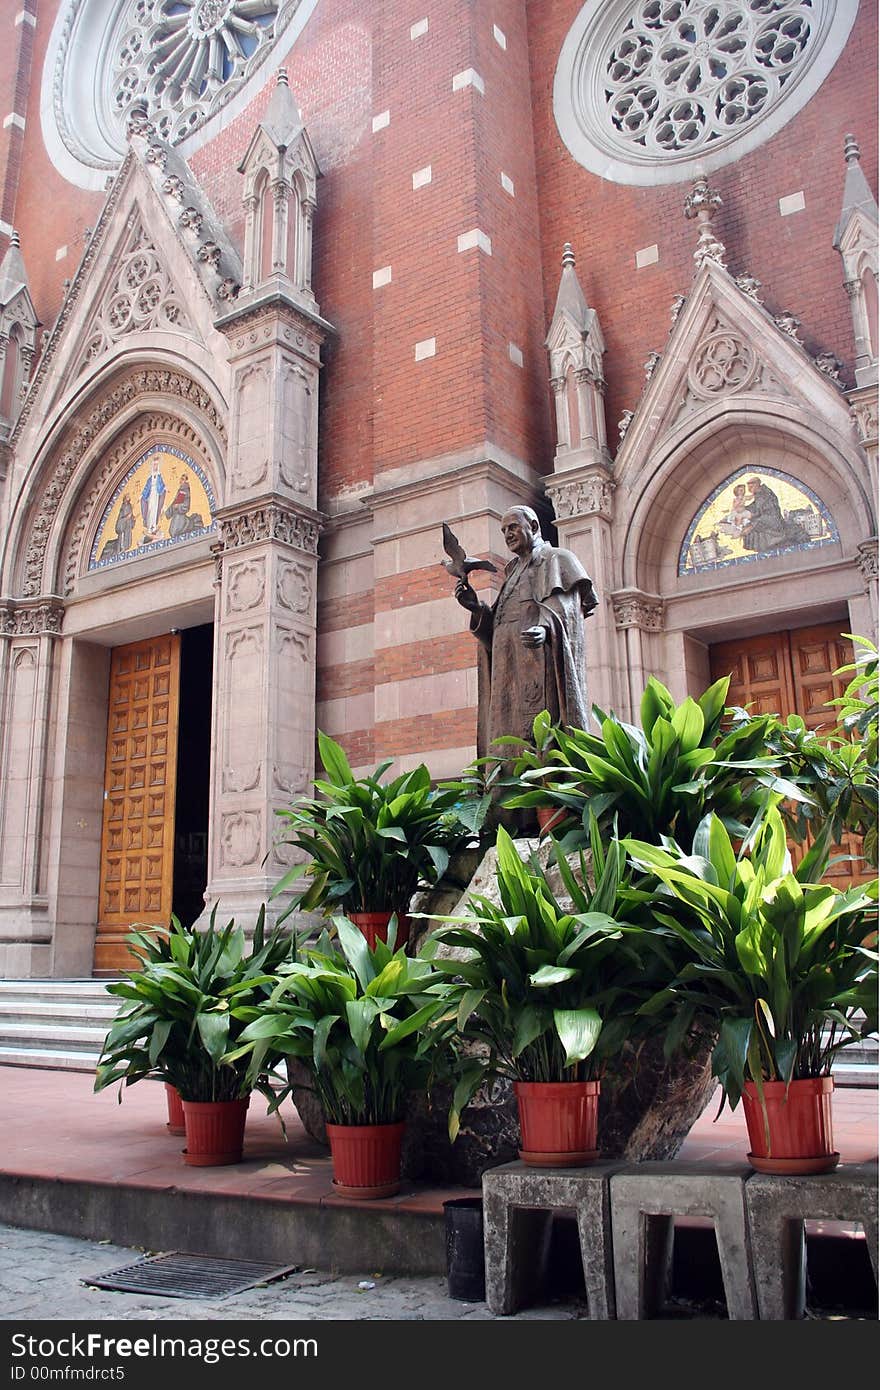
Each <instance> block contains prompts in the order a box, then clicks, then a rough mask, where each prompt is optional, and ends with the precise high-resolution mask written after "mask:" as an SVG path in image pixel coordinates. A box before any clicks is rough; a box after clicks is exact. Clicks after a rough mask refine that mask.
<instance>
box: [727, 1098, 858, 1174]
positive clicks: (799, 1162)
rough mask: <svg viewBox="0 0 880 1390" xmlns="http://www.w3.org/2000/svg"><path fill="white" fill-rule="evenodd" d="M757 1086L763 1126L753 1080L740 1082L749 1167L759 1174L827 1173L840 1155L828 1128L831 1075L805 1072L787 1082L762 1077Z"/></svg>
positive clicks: (835, 1164) (833, 1166)
mask: <svg viewBox="0 0 880 1390" xmlns="http://www.w3.org/2000/svg"><path fill="white" fill-rule="evenodd" d="M763 1090H764V1100H765V1102H766V1106H767V1124H766V1128H765V1124H764V1109H763V1106H762V1105H761V1100H760V1097H759V1095H758V1089H757V1087H756V1086H755V1083H754V1082H753V1081H747V1082H746V1083H745V1085H744V1087H743V1110H744V1111H745V1116H746V1126H747V1128H748V1132H749V1146H750V1150H751V1151H750V1153H749V1154H748V1155H747V1157H748V1160H749V1163H750V1164H751V1165H752V1167H753V1168H756V1169H757V1170H758V1172H759V1173H827V1172H830V1170H831V1169H832V1168H836V1167H837V1164H838V1163H839V1161H840V1154H839V1153H836V1152H835V1149H834V1138H833V1135H832V1129H831V1094H832V1092H833V1090H834V1081H833V1079H832V1078H831V1077H830V1076H815V1077H807V1078H805V1079H803V1080H801V1081H792V1082H790V1083H789V1085H788V1087H786V1085H785V1082H784V1081H765V1082H764V1083H763ZM786 1092H787V1093H786ZM768 1135H769V1142H768Z"/></svg>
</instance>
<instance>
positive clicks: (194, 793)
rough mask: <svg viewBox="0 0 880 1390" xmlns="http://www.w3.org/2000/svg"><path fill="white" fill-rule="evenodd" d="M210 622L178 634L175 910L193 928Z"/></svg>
mask: <svg viewBox="0 0 880 1390" xmlns="http://www.w3.org/2000/svg"><path fill="white" fill-rule="evenodd" d="M213 651H214V627H213V624H212V623H205V624H204V625H203V626H202V627H190V628H187V629H186V630H185V631H184V632H182V633H181V649H180V720H179V724H178V739H177V802H176V810H175V816H174V899H173V901H174V908H173V910H174V914H175V916H176V917H178V918H179V920H180V922H181V923H182V925H183V926H184V927H191V926H192V924H193V922H194V921H195V920H196V918H197V917H198V916H199V914H200V913H201V911H202V909H203V908H204V906H205V886H206V884H207V881H208V792H209V786H210V771H211V694H212V687H213V676H212V668H213Z"/></svg>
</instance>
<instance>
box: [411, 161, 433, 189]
mask: <svg viewBox="0 0 880 1390" xmlns="http://www.w3.org/2000/svg"><path fill="white" fill-rule="evenodd" d="M431 177H432V176H431V166H430V164H426V165H425V167H424V169H416V172H415V173H414V174H413V176H412V183H413V188H424V186H425V184H426V183H430V182H431Z"/></svg>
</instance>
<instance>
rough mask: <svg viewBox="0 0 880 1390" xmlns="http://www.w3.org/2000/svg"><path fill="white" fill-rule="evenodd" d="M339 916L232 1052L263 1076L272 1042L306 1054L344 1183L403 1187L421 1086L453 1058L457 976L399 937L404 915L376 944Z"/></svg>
mask: <svg viewBox="0 0 880 1390" xmlns="http://www.w3.org/2000/svg"><path fill="white" fill-rule="evenodd" d="M334 923H335V927H336V932H337V936H336V938H335V939H334V938H332V937H331V936H330V934H329V933H328V932H326V931H325V932H323V933H322V934H321V936H320V938H319V939H318V941H317V942H316V943H314V944H312V945H302V946H301V950H300V955H299V957H298V958H297V959H296V960H291V961H289V962H287V963H286V964H285V965H283V966H282V967H281V969H280V970H279V972H278V974H277V976H276V978H275V980H274V982H273V988H272V990H271V993H270V994H269V995H268V997H267V998H266V999H265V1000H264V1002H263V1003H262V1004H261V1006H260V1008H259V1010H258V1012H257V1013H256V1014H255V1016H254V1017H253V1019H252V1021H251V1022H250V1023H249V1024H248V1026H247V1027H245V1028H244V1029H243V1031H242V1033H241V1036H240V1038H239V1044H238V1046H237V1047H236V1048H235V1049H233V1050H232V1051H231V1052H230V1053H229V1055H228V1057H227V1059H226V1060H227V1061H229V1062H230V1063H232V1064H233V1065H235V1066H236V1067H241V1066H244V1067H245V1068H246V1072H247V1075H248V1077H249V1079H250V1081H256V1079H257V1077H258V1075H259V1070H260V1066H261V1060H260V1058H261V1055H262V1050H263V1049H264V1048H265V1047H266V1046H267V1045H268V1046H270V1047H271V1048H272V1049H273V1051H277V1052H278V1053H280V1054H282V1055H284V1056H287V1057H295V1058H298V1059H299V1060H300V1061H301V1062H302V1063H303V1064H304V1065H305V1067H306V1069H307V1070H308V1072H309V1074H310V1080H311V1085H312V1087H313V1089H314V1091H315V1093H316V1095H317V1096H318V1098H319V1100H320V1104H321V1108H322V1111H323V1114H324V1120H325V1124H326V1131H327V1138H328V1141H329V1144H330V1152H331V1156H332V1159H333V1171H334V1179H333V1181H334V1184H335V1186H336V1188H337V1190H338V1191H339V1192H340V1193H342V1194H343V1195H355V1196H359V1197H363V1198H367V1199H373V1198H382V1197H387V1196H391V1195H392V1194H393V1193H394V1192H396V1191H397V1190H398V1189H399V1187H400V1155H401V1145H402V1142H403V1135H404V1129H405V1112H406V1106H407V1102H408V1099H409V1097H410V1095H411V1094H412V1093H413V1092H416V1091H420V1092H422V1093H423V1094H427V1092H428V1090H429V1087H430V1085H431V1083H432V1080H433V1079H434V1078H435V1077H436V1076H437V1075H438V1074H442V1075H443V1076H444V1077H445V1076H446V1075H447V1074H448V1072H449V1070H450V1067H451V1063H452V1055H453V1054H452V1050H451V1049H452V1045H453V1039H454V1035H455V1011H454V1009H452V1008H451V1007H449V1006H448V1001H449V996H450V995H451V987H450V985H449V983H448V981H447V980H446V978H445V977H444V976H443V975H442V974H441V973H440V972H439V971H437V970H435V969H434V968H433V966H432V965H431V963H430V962H429V961H428V960H425V959H422V958H421V957H419V956H415V957H413V956H408V955H407V954H406V952H405V950H404V948H403V947H402V946H401V947H400V948H399V949H397V950H395V949H394V946H395V940H394V930H395V926H394V923H393V922H392V924H391V926H390V929H389V933H388V940H387V941H385V940H383V939H378V940H377V941H376V943H375V945H374V946H372V947H371V946H370V945H369V943H368V942H367V940H366V939H365V937H364V935H363V933H362V932H360V931H359V930H358V929H357V928H356V927H355V926H353V925H352V923H351V922H349V921H348V920H347V918H345V917H342V916H339V917H336V918H335V919H334ZM290 1089H291V1088H290V1086H289V1085H288V1086H287V1087H285V1088H284V1089H283V1090H281V1091H280V1092H279V1093H277V1094H276V1097H275V1099H274V1101H273V1107H272V1108H277V1106H278V1105H280V1103H281V1101H282V1100H283V1099H284V1097H285V1096H286V1095H287V1093H288V1091H289V1090H290Z"/></svg>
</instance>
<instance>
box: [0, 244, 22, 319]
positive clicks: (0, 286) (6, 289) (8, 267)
mask: <svg viewBox="0 0 880 1390" xmlns="http://www.w3.org/2000/svg"><path fill="white" fill-rule="evenodd" d="M26 289H27V275H26V274H25V269H24V261H23V260H22V258H21V242H20V241H19V238H18V232H16V231H15V230H13V232H12V235H11V237H10V238H9V245H8V246H7V248H6V255H5V256H4V257H3V261H2V263H0V305H2V306H3V307H5V306H6V305H7V304H8V303H9V301H10V300H11V299H12V297H13V295H16V294H18V291H19V290H26Z"/></svg>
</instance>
